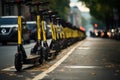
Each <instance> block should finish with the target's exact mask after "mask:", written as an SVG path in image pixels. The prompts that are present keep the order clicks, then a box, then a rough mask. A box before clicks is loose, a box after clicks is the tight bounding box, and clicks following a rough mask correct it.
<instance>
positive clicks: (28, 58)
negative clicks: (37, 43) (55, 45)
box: [27, 55, 40, 60]
mask: <svg viewBox="0 0 120 80" xmlns="http://www.w3.org/2000/svg"><path fill="white" fill-rule="evenodd" d="M39 57H40V55H29V56H28V57H27V60H30V59H36V58H39Z"/></svg>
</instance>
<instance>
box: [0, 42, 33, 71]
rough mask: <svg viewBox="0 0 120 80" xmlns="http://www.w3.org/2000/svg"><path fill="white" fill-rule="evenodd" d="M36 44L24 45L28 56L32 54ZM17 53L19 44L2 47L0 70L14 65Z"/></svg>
mask: <svg viewBox="0 0 120 80" xmlns="http://www.w3.org/2000/svg"><path fill="white" fill-rule="evenodd" d="M34 44H35V43H30V44H25V45H23V46H24V48H25V51H26V53H27V54H29V53H30V50H31V48H32V47H33V46H34ZM15 53H17V44H16V43H8V44H7V45H4V46H2V45H0V69H3V68H6V67H10V66H13V65H14V58H15V57H14V56H15Z"/></svg>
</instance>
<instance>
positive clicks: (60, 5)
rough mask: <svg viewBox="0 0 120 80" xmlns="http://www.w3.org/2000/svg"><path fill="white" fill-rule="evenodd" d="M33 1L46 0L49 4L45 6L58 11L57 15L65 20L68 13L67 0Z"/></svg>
mask: <svg viewBox="0 0 120 80" xmlns="http://www.w3.org/2000/svg"><path fill="white" fill-rule="evenodd" d="M33 1H43V2H45V1H48V2H49V5H48V6H47V8H49V9H51V10H53V11H56V12H58V15H59V16H60V17H62V18H63V19H66V20H67V17H68V13H69V8H70V7H69V3H70V1H69V0H33Z"/></svg>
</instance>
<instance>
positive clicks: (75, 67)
mask: <svg viewBox="0 0 120 80" xmlns="http://www.w3.org/2000/svg"><path fill="white" fill-rule="evenodd" d="M65 67H66V68H74V69H78V68H81V69H84V68H85V69H86V68H91V69H93V68H102V67H101V66H65Z"/></svg>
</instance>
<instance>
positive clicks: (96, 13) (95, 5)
mask: <svg viewBox="0 0 120 80" xmlns="http://www.w3.org/2000/svg"><path fill="white" fill-rule="evenodd" d="M79 1H82V2H83V3H84V4H86V6H87V7H88V8H89V9H90V14H91V15H92V16H93V17H95V18H96V19H98V20H101V21H102V22H104V23H105V24H106V26H107V28H108V29H109V28H110V26H116V20H117V22H118V23H119V22H120V20H119V17H118V16H120V15H119V13H120V5H119V3H120V0H79ZM115 17H117V18H116V20H115ZM119 25H120V24H117V26H116V27H118V26H119Z"/></svg>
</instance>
